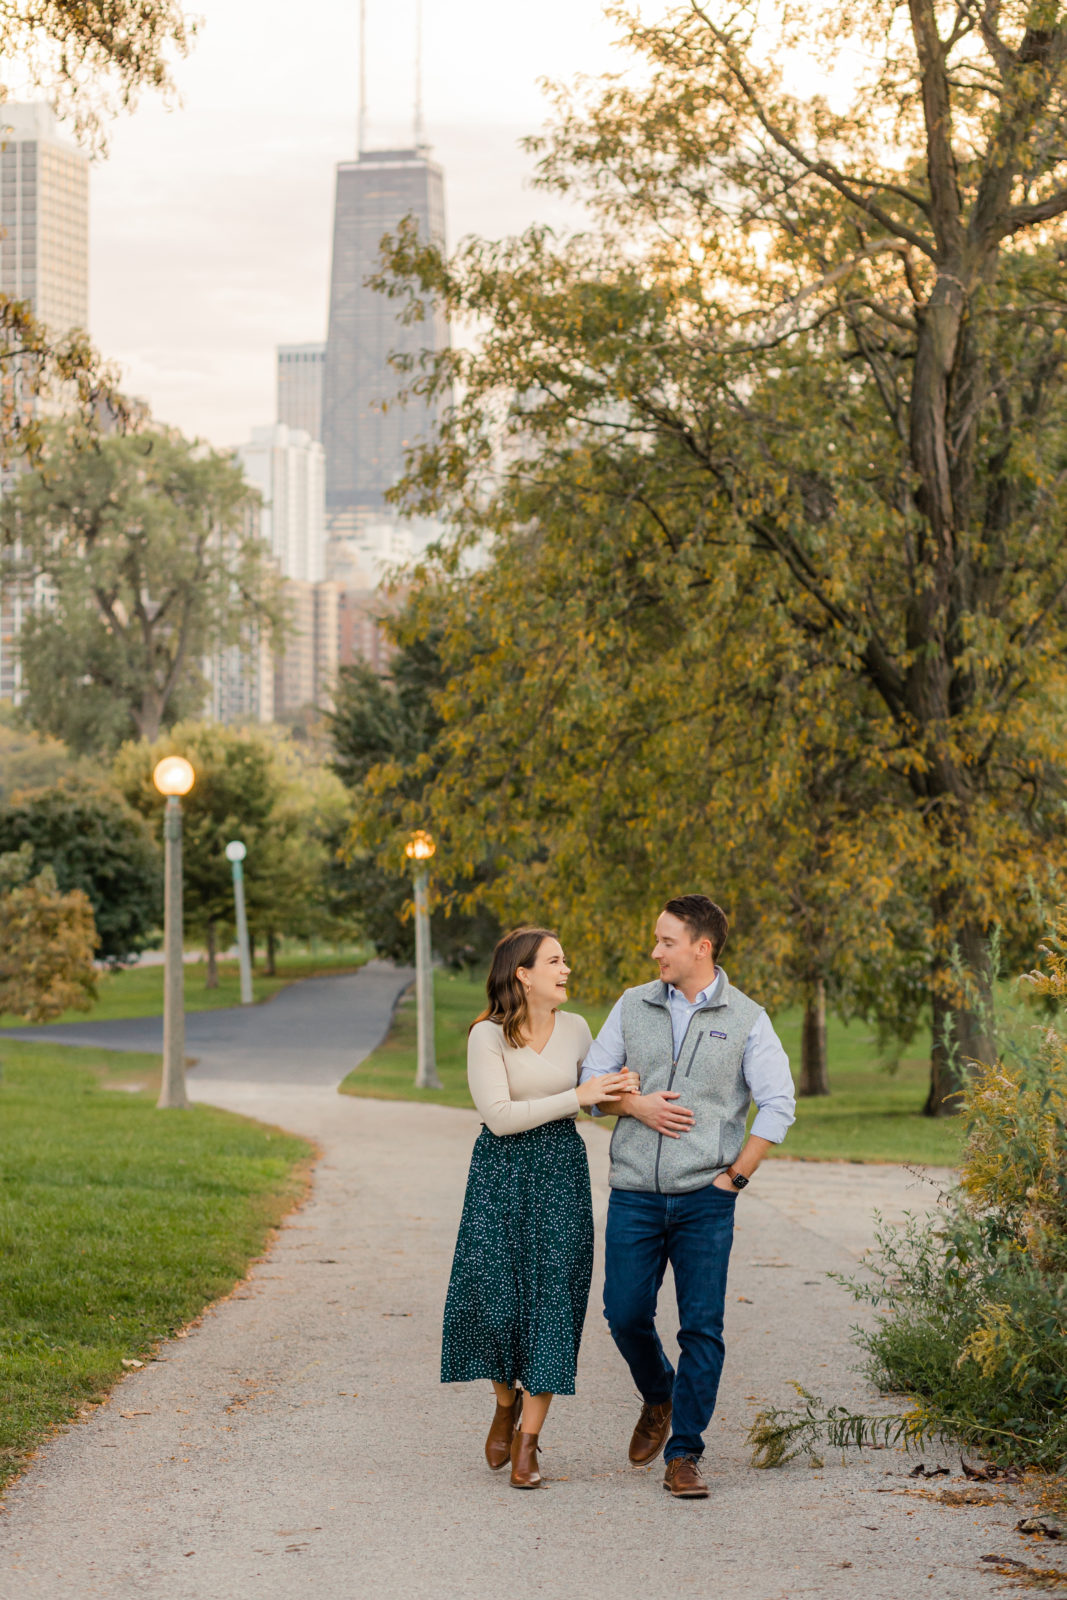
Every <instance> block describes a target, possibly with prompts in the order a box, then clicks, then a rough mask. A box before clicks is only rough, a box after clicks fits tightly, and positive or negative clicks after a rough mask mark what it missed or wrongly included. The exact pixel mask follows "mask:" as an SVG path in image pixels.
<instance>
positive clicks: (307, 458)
mask: <svg viewBox="0 0 1067 1600" xmlns="http://www.w3.org/2000/svg"><path fill="white" fill-rule="evenodd" d="M237 459H238V460H239V461H240V463H241V466H242V468H243V469H244V475H245V477H246V478H247V479H248V481H249V483H254V484H255V486H256V488H257V489H258V490H259V492H260V494H261V495H262V496H263V511H262V518H261V523H260V527H261V530H262V535H263V538H264V539H265V540H266V542H267V543H268V544H269V545H270V547H271V552H272V554H273V556H274V559H275V560H276V561H277V563H278V570H279V571H280V572H281V574H282V577H283V578H298V579H300V580H301V581H302V582H305V583H318V582H320V581H321V579H322V578H324V577H325V576H326V529H325V523H324V497H323V494H324V485H323V474H324V469H323V455H322V445H321V444H319V442H318V440H317V439H312V438H311V437H310V436H309V435H308V434H307V433H306V432H304V431H303V430H301V429H297V428H289V427H286V425H285V423H284V422H276V423H271V424H268V425H267V426H266V427H262V428H253V429H252V438H251V440H250V441H249V442H248V443H247V444H243V445H240V446H239V447H238V450H237Z"/></svg>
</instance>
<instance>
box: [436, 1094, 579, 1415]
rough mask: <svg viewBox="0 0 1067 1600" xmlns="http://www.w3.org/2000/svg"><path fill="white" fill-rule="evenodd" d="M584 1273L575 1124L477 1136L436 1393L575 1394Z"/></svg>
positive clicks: (484, 1132) (566, 1122)
mask: <svg viewBox="0 0 1067 1600" xmlns="http://www.w3.org/2000/svg"><path fill="white" fill-rule="evenodd" d="M592 1275H593V1207H592V1200H591V1197H590V1193H589V1163H588V1161H587V1159H586V1154H585V1145H584V1144H583V1143H582V1136H581V1134H580V1133H579V1132H578V1129H577V1128H576V1127H575V1125H574V1123H573V1121H572V1120H571V1119H570V1118H567V1119H566V1120H564V1121H560V1122H548V1123H545V1124H544V1126H543V1127H540V1128H531V1129H529V1130H528V1131H527V1132H526V1133H509V1134H504V1135H497V1134H495V1133H490V1132H489V1129H488V1128H483V1129H482V1131H481V1133H480V1134H479V1135H478V1139H477V1141H476V1142H475V1146H474V1154H473V1156H472V1157H471V1169H470V1176H469V1177H468V1179H467V1194H466V1199H465V1200H464V1202H463V1217H462V1220H461V1222H460V1225H459V1238H458V1239H457V1241H456V1254H455V1258H454V1260H453V1262H452V1277H451V1281H450V1282H449V1286H448V1298H447V1300H446V1301H445V1327H444V1347H443V1350H442V1354H441V1381H442V1383H469V1382H470V1381H471V1380H472V1379H474V1378H492V1379H495V1380H496V1382H498V1383H507V1384H516V1383H518V1384H521V1385H522V1387H523V1388H524V1389H525V1390H526V1391H527V1393H528V1394H573V1393H574V1373H575V1367H576V1365H577V1361H578V1346H579V1344H580V1343H581V1338H582V1326H583V1324H584V1322H585V1310H586V1305H587V1303H588V1300H589V1282H590V1279H591V1278H592Z"/></svg>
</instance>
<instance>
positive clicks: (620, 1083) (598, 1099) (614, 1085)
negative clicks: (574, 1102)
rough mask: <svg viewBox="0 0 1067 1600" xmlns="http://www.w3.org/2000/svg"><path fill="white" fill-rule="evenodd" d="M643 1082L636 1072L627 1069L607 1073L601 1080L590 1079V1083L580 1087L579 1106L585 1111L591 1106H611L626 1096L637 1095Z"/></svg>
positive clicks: (581, 1084)
mask: <svg viewBox="0 0 1067 1600" xmlns="http://www.w3.org/2000/svg"><path fill="white" fill-rule="evenodd" d="M640 1082H641V1080H640V1079H639V1078H638V1076H637V1073H636V1072H630V1071H629V1070H628V1069H625V1068H624V1070H623V1071H622V1072H605V1073H604V1074H602V1076H601V1077H599V1078H590V1079H589V1081H588V1083H580V1084H579V1085H578V1104H579V1105H580V1106H582V1107H583V1109H586V1110H587V1109H588V1108H589V1107H590V1106H599V1105H603V1104H604V1103H605V1102H607V1103H608V1104H610V1103H611V1102H612V1101H613V1100H618V1099H619V1097H620V1096H621V1095H624V1094H636V1093H637V1090H638V1088H639V1087H640Z"/></svg>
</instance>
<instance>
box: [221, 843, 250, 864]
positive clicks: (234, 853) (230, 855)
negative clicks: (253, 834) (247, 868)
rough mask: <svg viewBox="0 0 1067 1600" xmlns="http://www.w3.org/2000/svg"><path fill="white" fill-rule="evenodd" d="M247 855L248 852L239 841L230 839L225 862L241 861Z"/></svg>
mask: <svg viewBox="0 0 1067 1600" xmlns="http://www.w3.org/2000/svg"><path fill="white" fill-rule="evenodd" d="M247 854H248V851H247V850H246V849H245V847H244V845H243V844H242V843H241V840H240V839H231V840H230V842H229V844H228V845H227V846H226V860H227V861H243V860H244V858H245V856H246V855H247Z"/></svg>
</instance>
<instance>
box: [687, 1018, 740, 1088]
mask: <svg viewBox="0 0 1067 1600" xmlns="http://www.w3.org/2000/svg"><path fill="white" fill-rule="evenodd" d="M744 1053H745V1051H744V1044H743V1043H739V1042H738V1041H736V1040H734V1041H731V1039H730V1036H729V1034H728V1033H726V1032H725V1030H724V1029H721V1028H701V1030H700V1033H699V1035H698V1036H697V1038H696V1040H695V1042H693V1043H692V1044H691V1045H689V1046H688V1047H687V1048H686V1050H685V1052H684V1054H683V1056H682V1060H681V1061H680V1062H679V1072H680V1075H681V1076H682V1077H683V1078H688V1079H689V1080H690V1081H691V1082H692V1083H693V1085H694V1087H695V1086H696V1085H697V1084H699V1083H701V1082H702V1081H703V1082H704V1083H705V1084H708V1085H709V1086H710V1085H711V1084H712V1083H714V1082H716V1081H722V1079H723V1078H724V1077H725V1078H726V1079H728V1080H730V1081H732V1080H733V1079H734V1078H735V1077H736V1075H737V1074H738V1073H740V1071H741V1062H742V1059H743V1058H744Z"/></svg>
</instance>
